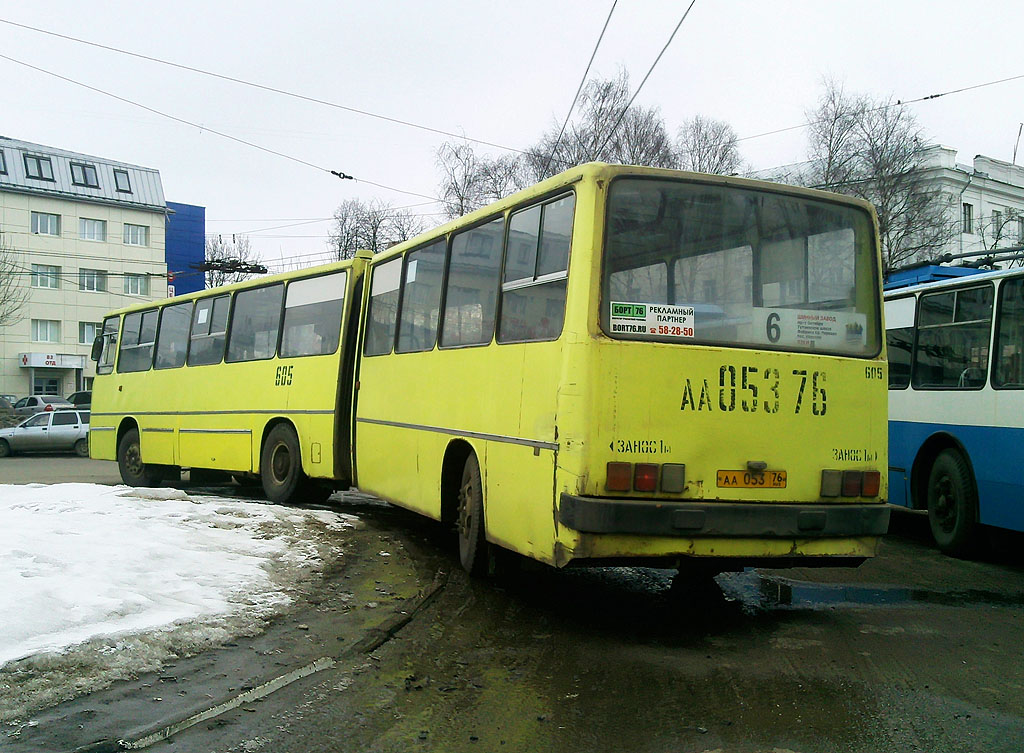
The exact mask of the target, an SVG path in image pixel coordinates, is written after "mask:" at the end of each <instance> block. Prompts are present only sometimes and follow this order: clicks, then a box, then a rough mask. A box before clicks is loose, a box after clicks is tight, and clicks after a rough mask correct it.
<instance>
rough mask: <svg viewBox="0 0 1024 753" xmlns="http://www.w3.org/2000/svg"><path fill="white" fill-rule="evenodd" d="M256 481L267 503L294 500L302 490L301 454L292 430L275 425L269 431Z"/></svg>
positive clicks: (283, 502) (284, 426) (303, 475)
mask: <svg viewBox="0 0 1024 753" xmlns="http://www.w3.org/2000/svg"><path fill="white" fill-rule="evenodd" d="M260 478H261V479H262V481H263V493H264V494H266V496H267V499H269V500H270V501H271V502H276V503H278V504H286V503H288V502H291V501H293V500H294V498H295V496H296V493H297V492H298V491H299V490H300V489H301V488H302V487H303V482H304V481H305V474H304V473H303V472H302V454H301V451H300V450H299V438H298V437H297V436H296V435H295V430H294V429H292V427H291V426H288V425H287V424H278V425H277V426H275V427H274V428H273V429H271V430H270V434H268V435H267V441H266V443H265V444H264V445H263V453H262V454H261V456H260Z"/></svg>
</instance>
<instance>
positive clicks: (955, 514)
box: [928, 450, 978, 557]
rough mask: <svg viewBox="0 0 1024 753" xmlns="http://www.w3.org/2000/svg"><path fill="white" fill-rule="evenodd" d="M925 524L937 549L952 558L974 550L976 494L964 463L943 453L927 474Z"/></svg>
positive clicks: (956, 454)
mask: <svg viewBox="0 0 1024 753" xmlns="http://www.w3.org/2000/svg"><path fill="white" fill-rule="evenodd" d="M928 523H929V524H930V525H931V529H932V537H933V538H934V539H935V543H936V544H938V546H939V549H940V550H942V551H943V552H945V553H946V554H951V555H953V556H955V557H965V556H967V555H969V554H971V552H972V551H973V550H974V548H975V545H976V543H977V537H978V492H977V490H976V489H975V488H974V482H973V481H972V480H971V473H970V470H969V469H968V467H967V461H966V460H965V459H964V456H963V455H962V454H961V453H960V452H958V451H957V450H943V451H942V452H940V453H939V454H938V457H936V458H935V462H934V463H933V464H932V470H931V473H930V474H929V475H928Z"/></svg>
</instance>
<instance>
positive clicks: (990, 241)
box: [978, 207, 1024, 251]
mask: <svg viewBox="0 0 1024 753" xmlns="http://www.w3.org/2000/svg"><path fill="white" fill-rule="evenodd" d="M1022 230H1024V216H1022V215H1021V213H1020V212H1018V211H1017V210H1016V209H1014V208H1013V207H1006V208H1005V209H1003V210H998V209H993V210H992V211H991V212H990V213H989V216H988V219H987V220H983V221H982V222H980V223H978V235H980V236H981V244H982V245H983V246H984V247H985V249H986V250H987V251H997V250H999V249H1001V248H1016V247H1018V246H1020V245H1021V243H1022V242H1024V232H1022Z"/></svg>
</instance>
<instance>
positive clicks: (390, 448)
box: [357, 422, 445, 518]
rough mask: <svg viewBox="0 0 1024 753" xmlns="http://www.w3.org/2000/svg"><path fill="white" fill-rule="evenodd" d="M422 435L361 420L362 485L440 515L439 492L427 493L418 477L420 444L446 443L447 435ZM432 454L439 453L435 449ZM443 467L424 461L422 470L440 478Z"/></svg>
mask: <svg viewBox="0 0 1024 753" xmlns="http://www.w3.org/2000/svg"><path fill="white" fill-rule="evenodd" d="M420 435H421V432H420V431H418V430H416V429H412V428H407V427H401V426H382V425H380V424H372V423H365V422H364V423H361V424H359V427H358V429H357V437H358V442H359V454H358V458H359V489H360V490H361V491H365V492H367V493H369V494H374V495H376V496H378V497H382V498H384V499H387V500H390V501H392V502H395V503H397V504H399V505H401V506H402V507H405V508H408V509H410V510H415V511H416V512H419V513H422V514H424V515H429V516H430V517H432V518H440V517H441V499H440V495H439V494H438V495H437V496H434V497H424V496H423V493H422V490H421V489H420V487H419V485H418V483H417V480H418V473H419V469H420V457H419V454H420V447H421V444H430V443H431V442H432V443H434V444H439V445H442V446H443V443H444V440H445V438H444V437H443V436H442V435H440V434H437V435H435V436H433V437H422V436H420ZM429 454H430V456H437V455H438V453H437V452H436V450H435V451H434V452H431V453H429ZM435 468H436V470H435ZM440 469H441V466H440V464H438V465H437V466H436V467H430V468H427V467H426V466H425V464H424V467H423V473H424V474H425V475H430V476H433V477H436V478H440V473H441V470H440ZM438 483H439V482H438Z"/></svg>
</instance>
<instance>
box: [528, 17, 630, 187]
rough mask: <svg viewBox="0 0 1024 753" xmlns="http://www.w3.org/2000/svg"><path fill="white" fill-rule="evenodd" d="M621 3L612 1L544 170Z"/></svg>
mask: <svg viewBox="0 0 1024 753" xmlns="http://www.w3.org/2000/svg"><path fill="white" fill-rule="evenodd" d="M618 4H619V0H614V2H612V7H611V9H610V10H609V11H608V18H606V19H605V20H604V26H603V27H601V34H600V35H599V36H598V37H597V44H595V45H594V51H593V52H591V53H590V60H589V61H587V69H586V70H585V71H583V78H581V79H580V85H579V86H578V87H577V88H576V96H574V97H573V98H572V104H571V105H569V111H568V112H567V113H565V120H564V121H563V122H562V129H561V130H560V131H559V132H558V138H557V139H555V145H554V146H553V147H551V153H550V154H549V155H548V160H547V162H545V163H544V172H545V173H546V172H547V171H548V168H549V167H550V166H551V160H552V159H554V157H555V152H557V151H558V145H559V144H560V143H562V134H564V133H565V127H566V126H567V125H569V118H570V117H571V116H572V111H573V109H574V108H575V107H576V102H577V101H578V100H579V98H580V92H581V91H583V85H584V84H586V83H587V75H588V74H589V73H590V66H592V65H593V64H594V58H595V57H596V56H597V48H598V47H600V46H601V40H602V39H604V33H605V32H606V31H607V30H608V24H609V23H610V22H611V20H612V13H614V12H615V6H616V5H618Z"/></svg>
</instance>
